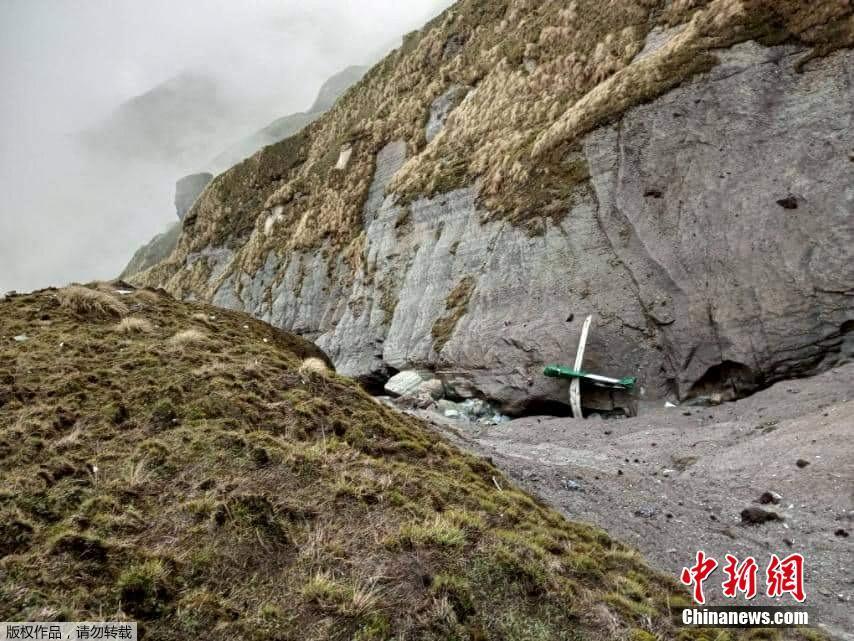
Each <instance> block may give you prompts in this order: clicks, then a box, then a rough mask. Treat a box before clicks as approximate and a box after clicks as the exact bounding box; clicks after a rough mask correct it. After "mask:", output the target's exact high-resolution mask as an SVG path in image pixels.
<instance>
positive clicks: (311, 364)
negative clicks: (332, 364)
mask: <svg viewBox="0 0 854 641" xmlns="http://www.w3.org/2000/svg"><path fill="white" fill-rule="evenodd" d="M299 373H300V374H301V375H302V376H307V375H311V374H316V375H318V376H326V375H328V374H329V366H328V365H327V364H326V363H324V362H323V361H322V360H320V359H319V358H307V359H305V360H304V361H303V362H302V364H301V365H300V367H299Z"/></svg>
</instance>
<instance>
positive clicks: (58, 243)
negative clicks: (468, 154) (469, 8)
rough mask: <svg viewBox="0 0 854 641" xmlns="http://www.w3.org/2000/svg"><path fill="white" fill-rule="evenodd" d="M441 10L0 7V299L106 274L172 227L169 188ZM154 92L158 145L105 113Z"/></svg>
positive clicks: (335, 1) (341, 2) (134, 4)
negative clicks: (159, 100) (162, 106)
mask: <svg viewBox="0 0 854 641" xmlns="http://www.w3.org/2000/svg"><path fill="white" fill-rule="evenodd" d="M450 4H451V0H407V1H406V2H400V1H399V0H350V1H348V0H312V1H310V2H296V1H294V0H254V1H249V0H246V1H244V2H233V0H146V1H145V2H138V1H136V0H87V1H86V2H71V0H64V1H59V0H0V82H2V91H0V126H2V137H0V293H2V292H5V291H7V290H11V289H16V290H18V291H27V290H31V289H35V288H39V287H46V286H49V285H62V284H66V283H68V282H72V281H80V282H83V281H89V280H95V279H105V278H111V277H114V276H116V275H117V274H118V273H119V272H120V271H121V270H122V268H123V267H124V265H125V264H126V263H127V262H128V260H129V259H130V257H131V255H132V254H133V252H134V251H135V250H136V249H137V248H138V247H139V246H141V245H142V244H144V243H145V242H147V241H148V240H149V239H150V238H151V237H152V236H153V235H154V234H155V233H159V232H161V231H163V230H164V229H165V228H166V227H167V226H168V225H169V224H170V223H172V222H174V221H175V220H177V219H176V218H175V211H174V206H173V194H174V183H175V181H176V180H177V179H178V178H180V177H181V176H183V175H185V174H188V173H193V172H196V171H200V170H203V169H205V168H206V163H207V162H208V161H209V160H210V159H211V158H213V157H214V156H216V155H217V154H219V153H220V152H222V151H223V150H225V149H226V148H227V147H229V146H230V145H232V144H233V143H235V142H238V141H240V140H241V139H242V138H244V137H246V136H247V135H249V134H251V133H252V132H254V131H256V130H258V129H260V128H262V127H264V126H265V125H267V124H269V123H270V122H271V121H273V120H275V119H276V118H278V117H281V116H284V115H287V114H289V113H293V112H299V111H304V110H306V109H307V108H308V107H309V105H310V104H311V103H312V102H313V100H314V98H315V96H316V94H317V91H318V89H319V88H320V86H321V84H322V83H323V82H324V81H325V80H326V79H327V78H328V77H330V76H331V75H333V74H335V73H336V72H338V71H340V70H342V69H343V68H345V67H347V66H349V65H355V64H370V63H373V62H375V61H377V60H378V59H379V58H380V57H381V56H382V55H384V54H385V53H386V52H388V51H389V50H391V49H392V48H393V47H395V46H397V45H398V44H399V42H400V37H401V36H402V35H403V34H404V33H406V32H408V31H411V30H413V29H417V28H419V27H421V26H422V25H423V24H424V23H425V22H426V21H427V20H428V19H429V18H431V17H432V16H434V15H436V14H437V13H438V12H439V11H441V10H442V9H444V8H445V7H446V6H448V5H450ZM163 83H168V84H167V85H164V84H163ZM176 86H178V87H179V89H178V90H177V91H173V90H174V89H175V87H176ZM186 86H192V87H193V88H194V89H193V90H187V91H184V88H185V87H186ZM157 87H160V88H161V89H160V92H159V93H157V95H162V94H164V93H168V94H169V95H170V96H172V97H170V98H169V100H170V101H171V102H170V103H169V106H168V110H170V111H169V113H172V112H174V111H176V106H175V104H173V103H174V102H175V101H176V100H177V101H178V102H180V105H179V108H177V112H180V113H178V115H177V116H176V119H175V121H174V122H173V123H171V124H176V126H178V128H179V131H178V133H177V135H176V133H175V132H174V131H171V130H170V129H169V127H168V125H169V124H170V123H164V122H163V120H167V119H168V117H165V116H158V117H157V119H156V120H157V122H156V123H155V125H156V126H157V127H160V126H163V127H164V131H165V132H166V133H165V134H164V136H163V137H164V139H166V140H168V142H169V144H168V145H163V144H161V141H160V139H159V138H157V137H156V136H152V135H151V134H150V132H149V131H145V130H143V131H121V129H122V128H125V129H128V128H131V129H132V128H134V127H127V126H125V125H126V124H127V122H129V121H128V119H127V118H118V117H117V114H121V113H125V115H126V113H127V111H128V109H127V104H128V101H131V100H132V99H134V98H135V97H137V96H140V95H143V94H146V93H147V92H150V91H152V90H153V89H155V88H157ZM163 87H168V88H169V89H168V91H167V90H166V89H163ZM185 94H186V95H185ZM176 95H177V98H175V97H174V96H176ZM138 102H139V101H137V102H135V103H132V104H138ZM122 105H125V107H122ZM123 110H124V111H123ZM131 122H133V120H132V119H131ZM117 123H118V125H119V126H118V129H119V130H118V131H117V126H116V124H117ZM149 124H150V123H149ZM93 138H95V139H97V144H94V145H93V144H92V139H93ZM172 143H175V144H174V145H173V144H172Z"/></svg>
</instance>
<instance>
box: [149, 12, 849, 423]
mask: <svg viewBox="0 0 854 641" xmlns="http://www.w3.org/2000/svg"><path fill="white" fill-rule="evenodd" d="M487 4H488V3H466V5H465V6H463V5H460V6H459V7H456V8H452V9H451V10H449V12H448V13H447V14H446V15H445V16H444V17H443V18H440V19H437V21H434V23H433V24H432V25H431V28H430V29H425V32H424V33H423V34H421V36H420V37H421V38H422V40H421V42H420V44H419V43H411V42H410V43H406V44H405V45H404V47H403V48H402V50H401V51H399V52H397V53H396V54H393V55H392V56H391V57H390V58H389V59H387V60H386V61H385V62H384V63H382V64H381V65H380V66H379V67H378V68H377V69H375V70H373V71H372V72H371V73H369V74H368V75H367V77H366V78H365V80H364V81H363V82H362V83H360V85H359V86H358V88H357V89H356V90H354V91H353V92H351V93H350V94H348V97H347V99H345V100H344V101H342V102H341V103H339V105H338V106H336V107H335V108H334V109H333V110H332V111H330V112H329V113H328V114H327V115H326V116H325V117H324V118H323V119H321V121H320V122H319V123H318V124H317V125H315V126H313V127H312V128H311V131H310V133H309V134H308V135H307V136H304V137H297V138H294V139H292V140H290V141H285V142H284V143H281V144H280V145H279V146H273V147H270V148H267V149H265V150H264V151H263V152H261V153H260V154H258V155H257V156H256V157H254V158H253V159H251V160H250V161H247V163H246V164H245V166H242V167H241V168H240V171H236V170H235V171H233V172H230V173H229V174H226V175H225V176H221V177H220V178H219V179H217V180H216V181H215V182H214V183H213V184H212V185H211V187H210V188H209V189H208V190H207V191H206V192H205V194H204V195H203V196H202V198H201V199H200V201H199V203H198V204H197V205H196V207H195V208H194V210H193V212H192V213H191V214H190V216H189V218H188V224H187V225H186V226H185V234H184V236H183V237H182V240H181V242H180V245H179V247H178V250H177V251H176V253H175V254H174V255H173V256H172V257H171V258H170V259H169V260H168V261H166V262H164V263H163V264H161V265H159V266H157V267H156V268H154V269H152V270H150V271H149V272H147V273H146V274H144V275H142V277H141V278H140V281H141V282H145V283H147V284H152V285H158V286H165V287H166V288H167V289H169V290H171V291H172V292H174V293H175V294H177V295H179V296H184V297H197V298H201V299H205V300H210V301H213V302H214V303H215V304H217V305H220V306H224V307H229V308H235V309H242V310H247V311H249V312H251V313H252V314H254V315H256V316H258V317H259V318H262V319H264V320H267V321H269V322H271V323H273V324H275V325H277V326H280V327H284V328H287V329H290V330H293V331H296V332H299V333H301V334H303V335H305V336H308V337H310V338H312V339H314V340H315V341H316V342H317V344H318V345H319V346H321V347H322V348H323V349H324V350H325V351H326V352H327V353H328V354H329V355H330V356H331V357H332V359H333V360H334V362H335V364H336V366H337V368H338V371H339V372H341V373H344V374H347V375H351V376H355V377H359V378H363V379H365V380H369V381H372V382H373V383H375V382H376V381H377V379H382V378H383V377H386V378H387V377H388V375H389V374H391V373H394V372H395V371H399V370H405V369H426V370H430V371H432V372H433V373H434V374H435V375H436V376H438V377H439V378H440V379H441V380H442V381H443V383H444V384H445V387H446V389H448V390H452V392H453V396H454V397H458V398H471V397H483V398H486V399H488V400H490V401H493V402H495V403H497V405H498V406H499V407H500V408H501V410H502V411H503V412H506V413H511V414H520V413H525V412H534V411H538V410H542V409H543V408H546V407H550V406H552V407H553V406H554V405H553V404H554V403H564V402H565V401H566V388H565V383H561V382H559V381H555V380H551V379H547V378H545V377H543V376H542V368H543V365H545V364H547V363H550V362H564V363H567V362H570V361H571V358H572V355H573V354H574V352H575V347H576V342H577V340H578V334H579V330H580V326H581V321H582V320H583V318H584V317H585V316H586V315H588V314H593V315H594V317H595V319H596V322H595V326H594V330H593V333H592V335H591V338H590V341H589V343H588V347H587V357H586V359H585V369H587V370H589V371H594V372H597V373H602V374H606V375H617V376H625V375H636V376H638V377H639V379H640V381H641V389H640V394H641V395H642V396H645V397H648V398H663V397H678V398H684V397H688V396H698V395H705V394H707V393H717V394H721V395H722V396H723V397H724V398H727V397H737V396H742V395H744V394H748V393H750V392H752V391H754V390H756V389H758V388H760V387H763V386H765V385H768V384H770V383H772V382H774V381H776V380H779V379H782V378H786V377H792V376H801V375H806V374H809V373H811V372H815V371H818V370H821V369H823V368H827V367H830V366H833V365H834V364H836V363H837V362H838V361H839V360H840V358H842V357H843V353H845V352H847V348H846V347H845V345H848V344H849V343H848V341H849V340H850V338H848V336H849V335H850V334H851V332H852V329H854V322H852V319H854V242H852V241H854V221H852V212H854V190H852V181H851V175H852V167H854V165H852V156H851V154H852V149H854V133H852V131H854V130H852V127H851V125H852V120H854V76H852V69H854V54H852V51H851V50H850V49H848V48H845V47H847V46H850V43H851V40H852V39H854V36H852V35H851V24H852V22H851V11H850V7H849V8H848V9H840V10H839V11H836V9H834V7H835V6H836V5H833V4H832V3H829V2H828V3H820V4H821V5H822V6H823V7H824V8H825V9H827V12H826V13H825V14H823V15H824V18H825V20H824V22H821V23H816V22H810V20H809V19H807V18H806V17H805V16H804V15H802V14H801V13H799V11H800V9H798V8H797V6H796V4H793V3H786V2H783V3H775V4H773V6H772V5H769V4H768V3H761V2H744V3H726V2H722V1H718V2H711V3H707V5H705V6H704V8H703V9H700V10H692V11H693V12H688V13H687V14H686V15H681V16H680V15H676V16H674V15H670V18H669V22H667V21H665V22H664V23H662V24H657V25H652V26H653V27H654V28H650V27H649V26H647V27H646V29H647V30H646V31H644V32H638V31H637V29H638V28H637V23H631V24H634V25H635V26H631V24H629V26H625V27H624V28H623V27H620V26H619V25H613V24H609V25H607V26H605V25H604V24H603V25H600V27H601V28H603V29H606V31H607V29H616V31H611V35H610V36H607V37H606V36H602V32H601V31H600V32H598V33H599V36H602V40H601V41H600V45H601V47H604V46H605V45H602V43H610V44H609V45H608V46H611V47H612V52H615V51H616V49H615V48H614V47H616V44H617V42H621V46H622V47H623V48H622V49H619V53H613V55H614V56H615V57H614V58H613V60H612V59H610V58H607V56H606V55H605V49H603V50H602V51H600V49H601V47H597V48H596V52H599V53H597V54H595V55H599V56H600V58H601V60H599V64H600V65H604V66H602V74H603V75H602V76H601V77H598V76H595V75H594V76H592V77H588V76H586V75H583V73H582V71H579V70H576V71H573V72H572V73H577V74H578V75H577V76H576V77H574V80H573V82H574V84H573V85H572V86H570V87H567V88H566V89H565V91H566V94H560V95H566V96H572V100H570V101H569V102H568V103H566V104H561V103H560V102H559V101H558V102H555V103H549V102H548V100H546V99H545V98H543V101H544V104H542V105H541V104H534V105H532V104H528V103H526V102H524V101H523V100H522V97H523V96H526V95H528V94H526V92H529V91H530V92H532V93H531V94H530V95H531V96H534V95H539V94H536V93H535V91H540V92H543V91H547V88H549V87H552V85H550V84H549V82H550V81H552V80H553V81H554V82H558V81H559V79H560V81H564V80H565V78H564V76H563V75H561V74H562V73H564V71H563V70H562V67H560V66H559V64H561V65H562V64H564V62H565V58H559V57H557V53H556V52H555V51H553V50H550V49H549V47H547V46H546V41H548V42H552V41H551V40H550V38H551V37H552V35H554V34H551V32H550V31H549V29H551V28H553V29H556V30H558V31H560V29H565V28H569V27H568V26H567V25H568V24H570V23H571V24H581V22H579V21H580V20H581V19H582V18H584V17H585V13H584V12H587V13H588V14H589V16H587V17H588V18H590V20H592V21H593V23H589V22H588V23H585V24H584V29H588V30H590V29H594V27H591V26H590V24H594V26H595V24H596V23H595V20H604V18H603V17H602V16H598V17H597V15H598V14H596V13H595V10H594V8H593V5H592V4H590V3H572V7H571V8H570V10H569V11H570V13H571V12H575V14H574V15H575V18H572V16H570V17H567V16H566V14H565V13H562V12H560V11H558V9H557V5H556V4H555V3H551V2H547V3H542V4H541V5H539V6H538V7H537V8H531V7H530V6H528V5H527V4H525V3H522V2H510V3H509V8H506V12H507V13H504V12H497V13H496V14H495V15H492V14H490V13H489V11H487V9H485V8H484V7H485V6H486V5H487ZM470 5H471V6H474V5H477V6H480V5H484V7H481V8H482V9H483V11H485V12H486V13H485V14H484V13H483V12H481V13H479V14H477V15H478V18H477V19H478V20H479V21H480V23H482V22H483V21H486V20H489V19H494V20H495V25H496V26H495V30H496V32H501V33H502V34H506V37H505V38H504V39H503V40H502V42H503V43H504V45H503V46H505V47H506V49H507V51H506V54H505V57H504V58H501V59H499V60H494V61H493V58H492V56H493V50H492V49H489V48H488V47H487V43H484V42H482V41H479V40H478V38H485V37H486V36H484V35H483V34H484V33H485V32H489V30H490V29H489V28H487V29H484V30H483V31H477V30H472V27H471V25H470V24H469V23H468V22H467V20H469V19H471V16H469V15H468V14H467V13H466V11H468V10H469V9H471V6H470ZM523 5H524V6H523ZM588 5H589V6H588ZM734 5H738V6H739V7H741V8H742V9H744V11H743V12H739V11H735V12H733V11H730V10H731V9H732V6H734ZM471 10H472V11H474V9H471ZM638 10H639V11H640V9H638ZM671 10H672V11H675V9H672V8H671ZM549 11H553V12H554V13H549ZM834 11H836V13H834ZM526 12H530V13H535V12H539V14H538V16H539V17H541V18H543V16H546V17H547V18H548V19H551V20H553V22H554V25H553V27H552V26H550V27H548V28H543V29H542V30H541V32H540V36H539V37H540V44H539V46H538V47H536V46H530V47H527V48H525V47H521V48H522V49H523V50H524V52H523V53H519V55H518V56H517V55H516V50H514V49H512V47H513V46H515V45H514V42H522V43H524V42H525V41H526V40H528V39H529V38H530V37H531V34H528V33H526V32H525V31H524V29H527V28H528V27H527V26H526V25H528V24H529V22H527V21H522V22H521V25H522V26H517V27H515V29H516V31H513V29H514V27H513V26H512V25H513V24H515V23H514V22H513V19H515V20H517V21H518V20H521V17H520V16H522V14H524V13H526ZM652 15H653V14H651V13H650V14H649V19H650V20H652V19H653V18H652ZM510 18H513V19H510ZM636 18H637V16H635V17H634V18H626V20H635V19H636ZM573 20H575V22H573ZM608 20H611V21H613V20H617V18H614V16H609V18H608ZM561 21H563V22H561ZM618 21H619V20H618ZM480 23H479V24H480ZM781 24H783V25H785V27H781V26H780V25H781ZM769 25H773V30H772V29H771V27H770V26H769ZM466 28H468V29H469V31H467V32H465V33H463V32H461V31H460V30H465V29H466ZM490 28H491V27H490ZM579 28H581V27H579ZM620 29H622V30H620ZM632 29H635V30H634V31H632ZM846 29H848V31H846ZM502 30H504V31H502ZM627 30H628V31H627ZM772 31H773V32H772ZM579 33H580V35H577V36H576V37H577V38H578V39H579V40H578V43H579V44H577V45H574V46H576V49H575V50H573V51H574V53H573V52H570V53H572V55H576V56H580V55H581V54H580V53H578V52H580V51H588V52H589V50H587V49H584V48H583V44H582V41H583V40H584V37H585V35H584V33H583V32H579ZM615 33H616V34H618V35H616V36H615V35H613V34H615ZM638 33H641V36H640V37H639V36H638ZM520 34H521V35H520ZM646 34H649V38H647V37H646ZM828 34H832V35H828ZM840 34H843V35H842V36H841V35H840ZM514 37H515V38H517V40H516V41H514V40H513V39H512V38H514ZM555 37H556V36H555ZM620 38H622V39H623V41H620V40H619V39H620ZM647 40H648V41H647ZM452 41H453V42H454V43H456V44H455V45H454V47H453V52H452V54H450V55H446V53H447V46H446V45H448V44H449V43H451V42H452ZM554 42H558V41H554ZM559 42H560V43H561V44H560V45H553V46H565V45H564V44H563V41H559ZM478 43H479V44H478ZM588 44H589V43H588ZM478 46H480V47H481V48H480V49H477V47H478ZM520 46H521V45H520ZM484 51H486V52H488V54H486V53H484ZM502 51H504V50H502ZM478 52H479V53H480V55H481V56H483V57H484V58H483V59H486V60H489V61H493V62H492V65H493V66H492V67H488V69H487V70H486V71H484V72H483V73H484V74H485V75H481V76H480V77H478V75H479V74H480V71H478V73H473V72H472V73H468V72H467V71H468V69H466V67H465V65H468V66H469V67H474V68H477V69H483V68H482V67H479V66H478V65H479V60H480V59H479V58H478V57H477V56H478ZM434 53H435V58H430V56H433V54H434ZM547 53H549V54H550V55H551V56H552V57H549V55H547ZM564 54H566V52H564ZM566 55H569V54H566ZM591 55H594V54H591ZM609 55H610V54H609ZM695 59H696V60H695ZM425 60H426V61H427V62H424V61H425ZM433 60H435V62H434V61H433ZM608 60H610V62H608ZM685 60H691V61H695V62H697V61H701V62H702V64H699V62H697V64H698V65H699V66H694V67H692V66H691V65H689V64H688V63H684V64H682V62H680V61H685ZM455 61H456V62H455ZM417 64H424V65H425V66H429V65H434V66H435V65H438V66H439V68H440V69H441V70H443V71H442V73H440V74H439V75H440V76H442V74H444V77H443V78H444V79H443V80H441V81H439V80H437V79H436V78H435V77H432V76H431V77H429V78H428V77H426V76H425V78H424V80H423V82H424V83H425V85H424V86H428V87H429V89H424V90H423V93H419V91H422V90H421V89H420V87H421V85H418V84H417V83H418V80H417V79H415V72H414V71H413V68H415V67H416V66H417ZM691 64H694V63H693V62H692V63H691ZM609 65H610V66H609ZM461 66H462V67H463V70H462V71H460V67H461ZM429 68H430V69H435V67H429ZM573 69H581V68H580V67H578V68H576V67H573ZM668 74H670V75H668ZM401 87H408V89H401ZM468 87H471V90H468ZM579 87H580V89H579ZM459 88H466V89H465V90H464V91H463V92H462V94H463V95H464V97H462V95H461V90H460V89H459ZM401 91H403V92H404V93H405V95H406V96H408V97H409V98H410V99H411V100H409V101H408V102H407V101H402V103H401V104H403V105H404V106H401V107H399V109H400V110H401V111H400V112H395V113H397V118H398V119H397V120H395V119H394V118H393V117H392V116H391V115H386V116H385V118H386V119H385V120H382V118H383V117H384V116H383V113H384V112H383V111H382V110H381V109H380V110H379V111H377V112H376V113H377V114H379V115H377V118H380V120H371V119H370V118H369V117H368V116H365V113H366V105H367V104H374V102H376V104H378V105H380V104H386V103H384V102H383V100H384V97H386V96H389V95H398V93H399V92H401ZM407 91H408V93H406V92H407ZM554 91H556V92H558V90H557V89H555V90H554ZM558 93H559V92H558ZM419 96H422V97H426V99H425V100H424V101H423V102H422V103H421V105H422V111H421V112H420V113H416V112H414V111H413V113H412V116H411V119H410V120H407V119H406V116H407V115H408V114H409V111H402V110H405V109H411V102H413V101H415V100H416V98H417V97H419ZM531 99H532V100H533V97H532V98H531ZM394 104H398V103H394ZM567 105H568V106H567ZM387 108H388V107H386V109H387ZM354 114H355V115H354ZM416 116H417V117H416ZM366 118H367V120H366ZM482 121H487V123H484V122H482ZM348 123H349V125H348ZM400 123H406V124H405V125H404V124H400ZM425 123H428V124H427V127H426V131H425ZM348 126H349V129H348ZM427 139H429V140H430V142H429V143H428V142H427ZM344 149H349V150H350V153H351V156H350V157H349V158H348V160H349V163H348V164H347V165H346V168H344V169H337V170H336V169H335V167H334V163H335V159H336V158H338V157H339V155H340V152H341V151H342V150H344ZM247 185H251V187H247ZM584 399H585V404H586V405H588V407H591V408H596V409H605V410H607V409H611V408H612V407H613V405H614V404H620V403H623V402H624V400H621V399H614V398H612V397H611V396H610V395H607V394H592V395H591V394H585V396H584Z"/></svg>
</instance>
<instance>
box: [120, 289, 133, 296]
mask: <svg viewBox="0 0 854 641" xmlns="http://www.w3.org/2000/svg"><path fill="white" fill-rule="evenodd" d="M116 293H117V294H119V295H120V296H127V295H128V294H133V290H132V289H117V290H116Z"/></svg>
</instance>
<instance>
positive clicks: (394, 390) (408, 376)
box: [385, 370, 430, 397]
mask: <svg viewBox="0 0 854 641" xmlns="http://www.w3.org/2000/svg"><path fill="white" fill-rule="evenodd" d="M428 380H430V379H429V375H427V374H423V373H421V372H417V371H415V370H407V371H405V372H400V373H399V374H395V375H394V376H392V377H391V378H390V379H389V381H388V382H387V383H386V384H385V391H386V392H388V393H389V394H391V395H392V396H404V397H406V396H417V395H418V392H419V388H420V387H421V385H422V384H423V383H425V382H426V381H428Z"/></svg>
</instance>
